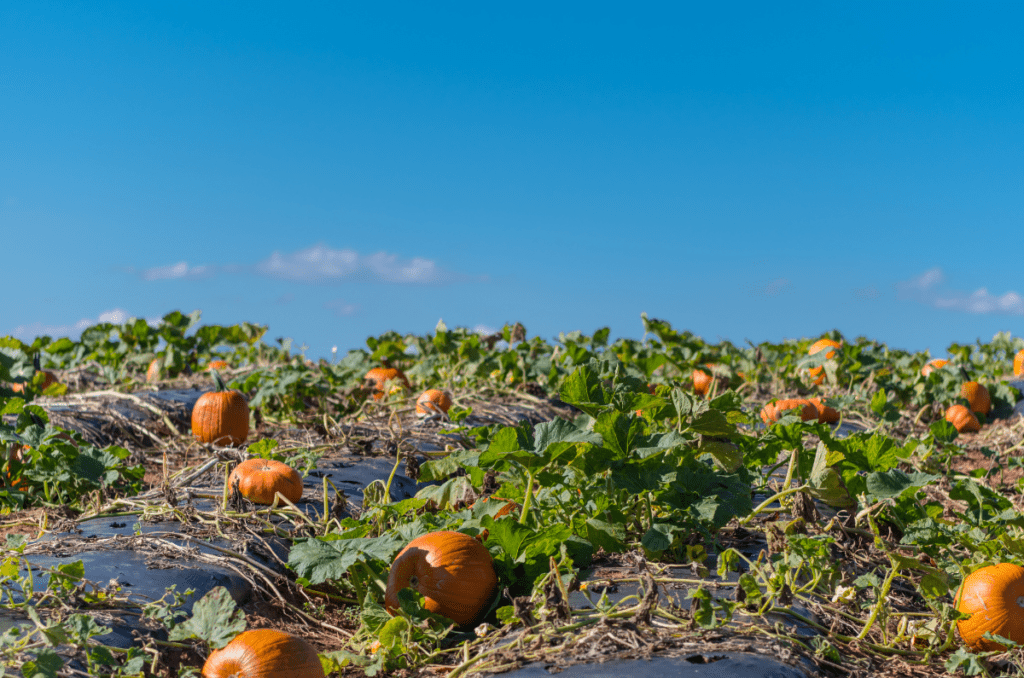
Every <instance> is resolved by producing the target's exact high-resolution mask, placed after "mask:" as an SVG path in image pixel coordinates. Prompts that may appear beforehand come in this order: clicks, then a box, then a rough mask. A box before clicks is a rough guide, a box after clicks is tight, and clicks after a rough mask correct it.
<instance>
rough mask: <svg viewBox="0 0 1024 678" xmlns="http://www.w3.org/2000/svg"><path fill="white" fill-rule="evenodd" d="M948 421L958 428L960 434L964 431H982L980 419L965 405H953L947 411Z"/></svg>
mask: <svg viewBox="0 0 1024 678" xmlns="http://www.w3.org/2000/svg"><path fill="white" fill-rule="evenodd" d="M946 421H948V422H949V423H951V424H952V425H953V426H956V430H957V431H959V432H960V433H963V432H964V431H971V432H974V431H980V430H981V424H980V423H978V418H977V417H976V416H974V413H973V412H971V411H970V410H969V409H967V408H966V407H964V406H963V405H953V406H951V407H950V408H949V409H948V410H946Z"/></svg>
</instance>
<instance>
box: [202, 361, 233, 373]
mask: <svg viewBox="0 0 1024 678" xmlns="http://www.w3.org/2000/svg"><path fill="white" fill-rule="evenodd" d="M228 369H231V365H229V364H228V361H227V360H211V361H210V362H209V363H207V364H206V371H207V372H209V371H210V370H228Z"/></svg>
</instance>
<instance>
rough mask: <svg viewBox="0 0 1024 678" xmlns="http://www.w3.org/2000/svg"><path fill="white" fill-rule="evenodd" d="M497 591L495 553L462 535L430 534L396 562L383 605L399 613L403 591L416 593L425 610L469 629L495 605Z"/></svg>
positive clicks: (402, 552)
mask: <svg viewBox="0 0 1024 678" xmlns="http://www.w3.org/2000/svg"><path fill="white" fill-rule="evenodd" d="M497 587H498V576H497V575H496V574H495V573H494V563H493V562H492V561H491V554H490V552H488V550H487V549H486V548H485V547H484V545H483V544H481V543H480V542H479V541H477V540H476V539H474V538H473V537H471V536H469V535H468V534H463V533H462V532H451V531H447V530H446V531H442V532H430V533H428V534H425V535H422V536H420V537H417V538H416V539H413V540H412V541H411V542H409V545H408V546H406V547H405V548H404V549H402V551H401V552H400V553H399V554H398V556H396V557H395V560H394V562H393V563H391V571H390V572H389V573H388V587H387V591H386V592H385V594H384V604H385V605H386V606H387V609H388V610H390V611H392V612H393V611H395V610H397V609H398V608H399V603H398V592H399V591H401V590H402V589H404V588H412V589H413V590H415V591H418V592H419V593H420V594H421V595H422V596H423V599H424V601H423V606H424V607H425V608H426V609H428V610H430V611H431V612H435V613H437V614H440V615H444V616H445V617H448V618H449V619H451V620H452V621H454V622H455V623H456V624H469V623H471V622H473V621H475V620H476V619H477V617H479V616H480V615H481V614H482V613H483V612H484V611H485V610H486V609H487V607H488V606H489V605H490V604H491V600H493V598H494V592H495V590H496V589H497Z"/></svg>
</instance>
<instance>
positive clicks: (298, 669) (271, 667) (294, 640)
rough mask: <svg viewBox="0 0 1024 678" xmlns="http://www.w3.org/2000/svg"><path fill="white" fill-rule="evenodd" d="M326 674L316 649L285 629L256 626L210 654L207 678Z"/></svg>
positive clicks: (287, 677)
mask: <svg viewBox="0 0 1024 678" xmlns="http://www.w3.org/2000/svg"><path fill="white" fill-rule="evenodd" d="M229 677H235V678H324V669H323V666H321V664H320V657H318V656H317V653H316V649H315V648H314V647H313V646H312V645H310V644H309V643H308V642H307V641H306V640H304V639H302V638H299V637H298V636H293V635H292V634H290V633H285V632H284V631H276V630H274V629H253V630H251V631H245V632H243V633H240V634H238V635H237V636H235V639H234V640H232V641H231V642H230V643H228V644H227V645H225V646H224V647H222V648H221V649H219V650H216V651H215V652H214V653H213V654H211V655H210V658H209V659H207V660H206V663H205V664H203V678H229Z"/></svg>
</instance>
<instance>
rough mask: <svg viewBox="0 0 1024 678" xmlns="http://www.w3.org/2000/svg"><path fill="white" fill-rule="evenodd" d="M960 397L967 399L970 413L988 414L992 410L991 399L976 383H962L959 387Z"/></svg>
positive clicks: (986, 391) (984, 389)
mask: <svg viewBox="0 0 1024 678" xmlns="http://www.w3.org/2000/svg"><path fill="white" fill-rule="evenodd" d="M960 395H961V396H963V397H964V398H966V399H967V404H968V406H969V407H970V408H971V412H976V413H978V414H988V411H989V410H990V409H992V399H991V398H989V396H988V389H986V388H985V387H984V386H982V385H981V384H979V383H978V382H976V381H968V382H964V385H963V386H961V387H960Z"/></svg>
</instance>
